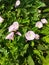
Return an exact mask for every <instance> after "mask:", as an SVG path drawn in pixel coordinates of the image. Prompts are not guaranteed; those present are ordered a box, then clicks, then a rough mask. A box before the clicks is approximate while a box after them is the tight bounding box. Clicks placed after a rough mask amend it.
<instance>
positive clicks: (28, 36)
mask: <svg viewBox="0 0 49 65" xmlns="http://www.w3.org/2000/svg"><path fill="white" fill-rule="evenodd" d="M25 37H26V39H27V40H34V38H35V33H34V32H33V31H28V32H27V33H26V34H25Z"/></svg>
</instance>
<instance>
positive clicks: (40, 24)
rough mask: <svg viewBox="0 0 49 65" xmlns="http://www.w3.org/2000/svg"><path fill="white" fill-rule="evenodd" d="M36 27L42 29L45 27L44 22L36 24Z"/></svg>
mask: <svg viewBox="0 0 49 65" xmlns="http://www.w3.org/2000/svg"><path fill="white" fill-rule="evenodd" d="M35 27H37V28H42V27H43V24H42V22H40V21H38V22H37V23H36V25H35Z"/></svg>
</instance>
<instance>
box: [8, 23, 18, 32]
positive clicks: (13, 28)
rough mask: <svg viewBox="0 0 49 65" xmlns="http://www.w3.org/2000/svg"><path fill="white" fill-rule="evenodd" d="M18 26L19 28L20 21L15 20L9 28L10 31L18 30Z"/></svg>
mask: <svg viewBox="0 0 49 65" xmlns="http://www.w3.org/2000/svg"><path fill="white" fill-rule="evenodd" d="M18 28H19V23H18V22H14V23H13V24H12V25H11V26H10V27H9V28H8V30H9V32H12V31H16V30H18Z"/></svg>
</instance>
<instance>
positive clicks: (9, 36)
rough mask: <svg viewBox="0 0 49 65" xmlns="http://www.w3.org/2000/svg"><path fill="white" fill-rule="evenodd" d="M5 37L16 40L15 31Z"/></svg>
mask: <svg viewBox="0 0 49 65" xmlns="http://www.w3.org/2000/svg"><path fill="white" fill-rule="evenodd" d="M5 39H9V40H14V32H11V33H10V34H8V35H7V36H6V38H5Z"/></svg>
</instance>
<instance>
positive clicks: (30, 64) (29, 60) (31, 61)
mask: <svg viewBox="0 0 49 65" xmlns="http://www.w3.org/2000/svg"><path fill="white" fill-rule="evenodd" d="M27 61H28V64H29V65H35V64H34V61H33V59H32V57H31V56H28V60H27Z"/></svg>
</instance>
